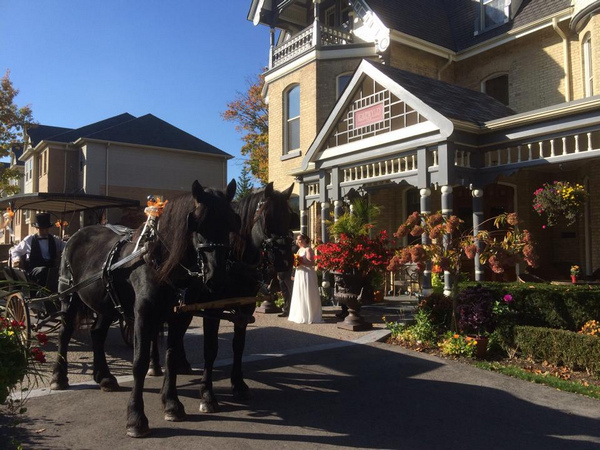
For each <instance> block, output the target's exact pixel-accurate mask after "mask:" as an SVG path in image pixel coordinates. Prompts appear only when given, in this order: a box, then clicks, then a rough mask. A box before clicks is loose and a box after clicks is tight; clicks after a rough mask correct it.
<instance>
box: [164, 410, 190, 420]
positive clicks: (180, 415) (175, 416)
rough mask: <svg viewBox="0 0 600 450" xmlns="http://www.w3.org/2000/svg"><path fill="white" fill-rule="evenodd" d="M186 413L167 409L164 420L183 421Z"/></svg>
mask: <svg viewBox="0 0 600 450" xmlns="http://www.w3.org/2000/svg"><path fill="white" fill-rule="evenodd" d="M186 417H187V415H186V413H185V411H169V412H165V420H166V421H167V422H183V421H184V420H185V419H186Z"/></svg>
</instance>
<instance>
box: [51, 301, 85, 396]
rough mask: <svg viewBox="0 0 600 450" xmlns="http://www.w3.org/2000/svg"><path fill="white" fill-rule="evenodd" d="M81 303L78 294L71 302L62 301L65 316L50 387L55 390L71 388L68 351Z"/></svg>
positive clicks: (59, 335)
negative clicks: (68, 375)
mask: <svg viewBox="0 0 600 450" xmlns="http://www.w3.org/2000/svg"><path fill="white" fill-rule="evenodd" d="M79 305H81V300H80V299H79V297H78V296H77V295H73V296H72V297H71V299H70V302H67V301H63V303H62V312H63V318H62V323H61V326H60V331H59V334H58V354H57V357H56V362H55V363H54V368H53V369H52V380H51V382H50V389H52V390H54V391H62V390H65V389H69V378H68V377H67V373H68V363H67V352H68V350H69V342H70V341H71V337H72V336H73V331H74V330H75V325H74V324H75V316H76V315H77V309H78V306H79Z"/></svg>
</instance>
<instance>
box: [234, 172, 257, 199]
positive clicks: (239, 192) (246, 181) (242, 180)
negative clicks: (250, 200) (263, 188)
mask: <svg viewBox="0 0 600 450" xmlns="http://www.w3.org/2000/svg"><path fill="white" fill-rule="evenodd" d="M253 189H254V186H253V185H252V177H251V176H250V169H249V168H248V166H247V165H246V164H244V167H243V168H242V173H241V174H240V176H239V178H238V182H237V189H236V191H235V201H236V202H239V201H240V200H242V199H243V198H244V197H247V196H248V195H250V194H251V193H252V190H253Z"/></svg>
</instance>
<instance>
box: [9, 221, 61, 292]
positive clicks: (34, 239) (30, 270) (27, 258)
mask: <svg viewBox="0 0 600 450" xmlns="http://www.w3.org/2000/svg"><path fill="white" fill-rule="evenodd" d="M32 226H33V227H35V228H37V232H36V233H34V234H30V235H29V236H27V237H26V238H25V239H23V240H22V241H21V242H19V244H18V245H16V246H15V247H13V248H11V249H10V256H11V261H12V265H13V267H20V268H22V269H25V271H26V272H27V275H28V276H29V279H30V280H31V281H33V282H35V283H37V284H39V285H40V286H45V287H47V288H48V289H50V290H51V291H52V292H56V291H57V290H58V271H57V270H54V271H53V273H52V276H51V277H50V278H51V279H49V277H48V275H49V274H50V272H51V271H50V268H53V267H58V264H59V261H60V255H61V253H62V251H63V249H64V248H65V242H63V241H61V240H60V239H59V238H57V237H56V236H53V235H51V234H50V228H52V226H53V224H52V222H51V221H50V214H49V213H40V214H36V216H35V222H34V223H33V224H32ZM54 275H56V276H54ZM54 278H56V279H54Z"/></svg>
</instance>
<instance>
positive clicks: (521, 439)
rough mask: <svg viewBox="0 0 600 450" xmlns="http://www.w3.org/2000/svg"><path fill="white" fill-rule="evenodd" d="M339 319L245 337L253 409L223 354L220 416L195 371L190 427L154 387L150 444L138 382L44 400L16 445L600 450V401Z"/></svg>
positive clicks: (153, 383)
mask: <svg viewBox="0 0 600 450" xmlns="http://www.w3.org/2000/svg"><path fill="white" fill-rule="evenodd" d="M388 314H389V313H388ZM331 316H332V314H327V315H326V317H327V318H328V322H329V323H326V324H318V325H311V326H301V325H295V324H290V323H287V321H285V320H284V319H280V318H275V317H273V316H271V317H268V318H259V321H258V322H262V326H260V327H259V326H257V327H255V328H252V329H251V330H250V331H249V336H248V341H249V351H248V352H247V355H248V357H247V358H246V360H247V363H246V364H245V371H244V372H245V375H246V380H247V382H248V384H249V385H250V387H251V388H252V390H253V398H252V399H251V400H250V401H248V402H247V403H238V402H235V401H234V400H233V399H232V397H231V394H230V390H229V380H228V377H229V370H228V369H229V365H228V364H229V361H228V359H227V356H226V355H225V357H224V358H223V359H221V360H220V364H219V366H220V367H219V368H218V370H217V372H216V374H215V380H216V383H215V388H216V393H217V395H218V396H219V399H220V402H221V411H220V412H219V413H217V414H204V413H200V412H198V404H199V400H198V397H199V396H198V389H197V383H198V381H199V379H200V376H201V373H200V371H199V369H198V370H197V371H196V372H195V373H194V374H192V375H188V376H182V377H180V378H179V383H178V386H179V395H180V400H181V401H182V402H183V404H184V406H185V408H186V412H187V413H188V420H187V421H185V422H178V423H173V422H165V421H164V420H163V418H162V412H161V405H160V396H159V390H160V386H161V382H162V379H157V378H150V379H147V383H146V393H145V397H144V400H145V406H146V414H147V415H148V418H149V421H150V427H151V428H152V433H151V435H150V437H148V438H145V439H140V440H136V439H132V438H128V437H127V436H126V434H125V408H126V403H127V399H128V397H129V394H130V389H131V382H130V381H127V377H122V378H121V386H122V389H121V391H120V392H116V393H105V392H101V391H100V390H99V389H98V388H97V387H95V386H93V385H89V384H86V383H84V384H80V385H75V386H73V389H71V390H70V391H65V392H60V393H52V394H50V395H45V392H37V394H41V395H39V396H33V397H32V398H30V399H29V401H28V404H27V406H28V413H27V415H26V416H25V417H26V418H25V422H24V423H23V424H22V426H21V427H20V431H21V433H20V435H19V436H17V437H18V439H20V440H21V442H23V444H24V448H35V449H106V448H112V449H155V448H156V449H159V448H160V449H171V448H174V449H175V448H177V449H188V448H189V449H192V448H194V449H195V448H203V449H212V448H215V449H217V448H218V449H229V448H231V449H234V448H235V449H261V450H267V449H281V448H311V449H312V448H336V447H337V448H377V449H392V448H393V449H483V448H485V449H509V448H510V449H563V448H564V449H569V450H576V449H598V448H600V402H599V401H597V400H592V399H588V398H585V397H581V396H578V395H576V394H569V393H565V392H560V391H557V390H554V389H551V388H548V387H545V386H540V385H535V384H531V383H527V382H524V381H522V380H517V379H512V378H508V377H505V376H503V375H500V374H496V373H490V372H486V371H482V370H479V369H477V368H475V367H472V366H469V365H466V364H461V363H458V362H455V361H449V360H443V359H439V358H437V357H434V356H430V355H424V354H419V353H415V352H412V351H410V350H406V349H403V348H400V347H397V346H390V345H387V344H385V343H381V342H372V341H373V340H374V339H377V338H378V337H380V336H381V335H382V334H383V332H384V331H383V330H381V329H377V330H375V332H362V333H359V334H358V335H356V334H354V335H351V336H352V339H349V338H348V337H347V335H346V334H344V333H347V332H345V331H343V330H338V331H332V330H333V329H335V328H336V327H335V324H334V323H333V319H332V317H331ZM258 322H257V323H258ZM319 327H321V328H319ZM379 328H381V326H379ZM309 329H310V330H311V331H309ZM313 330H317V331H313ZM223 331H224V333H223V344H225V342H226V341H227V340H228V338H229V336H228V333H227V330H223ZM340 333H341V334H342V335H340ZM331 335H333V336H331ZM354 338H359V340H360V341H361V342H364V343H357V342H355V343H353V342H351V341H352V340H354ZM190 339H198V336H196V337H194V336H191V337H190ZM222 347H223V349H225V348H226V347H228V345H222ZM194 367H196V365H195V364H194ZM3 441H4V440H3V439H2V438H0V442H3Z"/></svg>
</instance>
